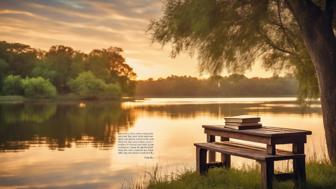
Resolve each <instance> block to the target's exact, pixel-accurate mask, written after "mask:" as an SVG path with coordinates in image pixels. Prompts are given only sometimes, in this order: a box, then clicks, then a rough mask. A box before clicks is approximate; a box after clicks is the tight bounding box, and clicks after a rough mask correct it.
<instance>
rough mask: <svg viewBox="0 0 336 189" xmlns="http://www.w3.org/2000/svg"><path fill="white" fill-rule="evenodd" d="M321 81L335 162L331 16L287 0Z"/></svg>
mask: <svg viewBox="0 0 336 189" xmlns="http://www.w3.org/2000/svg"><path fill="white" fill-rule="evenodd" d="M287 5H288V6H289V8H290V10H291V11H292V13H293V15H294V17H295V19H296V20H297V23H298V25H299V27H300V30H301V34H302V38H303V41H304V43H305V46H306V48H307V51H308V53H309V55H310V57H311V59H312V61H313V64H314V67H315V71H316V74H317V78H318V83H319V89H320V95H321V105H322V113H323V123H324V129H325V136H326V143H327V148H328V154H329V157H330V160H331V162H332V163H336V39H335V36H334V33H333V30H332V24H331V18H332V17H331V16H332V13H331V14H330V12H326V11H322V10H321V9H320V8H319V7H318V6H316V5H315V4H314V3H312V2H311V1H309V0H287Z"/></svg>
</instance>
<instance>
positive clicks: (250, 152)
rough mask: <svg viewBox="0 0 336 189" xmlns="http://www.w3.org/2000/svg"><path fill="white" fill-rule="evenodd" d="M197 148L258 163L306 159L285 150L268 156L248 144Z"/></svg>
mask: <svg viewBox="0 0 336 189" xmlns="http://www.w3.org/2000/svg"><path fill="white" fill-rule="evenodd" d="M194 145H195V146H196V147H198V148H201V149H206V150H209V151H215V152H219V153H223V154H229V155H234V156H239V157H245V158H248V159H254V160H257V161H265V160H267V159H270V160H273V161H276V160H287V159H295V158H300V157H304V156H305V155H304V154H294V153H292V152H288V151H285V150H277V151H276V153H275V155H270V154H267V152H266V149H265V148H261V147H256V146H250V145H246V144H241V143H236V142H231V141H224V142H214V143H195V144H194Z"/></svg>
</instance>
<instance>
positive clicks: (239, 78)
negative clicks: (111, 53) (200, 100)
mask: <svg viewBox="0 0 336 189" xmlns="http://www.w3.org/2000/svg"><path fill="white" fill-rule="evenodd" d="M297 90H298V83H297V81H296V80H295V79H294V78H293V77H292V76H285V77H278V76H273V77H270V78H258V77H254V78H247V77H246V76H244V75H240V74H232V75H230V76H226V77H222V76H213V77H210V78H208V79H199V78H196V77H191V76H175V75H172V76H169V77H167V78H159V79H156V80H153V79H147V80H139V81H137V86H136V93H135V94H136V96H139V97H252V96H257V97H266V96H296V95H297Z"/></svg>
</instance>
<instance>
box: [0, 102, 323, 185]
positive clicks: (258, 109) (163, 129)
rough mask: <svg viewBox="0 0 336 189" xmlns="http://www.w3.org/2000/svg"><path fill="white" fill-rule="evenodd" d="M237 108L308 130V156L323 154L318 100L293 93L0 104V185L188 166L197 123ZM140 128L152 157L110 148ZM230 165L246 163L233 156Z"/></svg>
mask: <svg viewBox="0 0 336 189" xmlns="http://www.w3.org/2000/svg"><path fill="white" fill-rule="evenodd" d="M240 114H253V115H259V116H261V117H262V122H263V125H268V126H278V127H288V128H298V129H308V130H311V131H313V135H312V136H310V137H309V138H308V143H307V145H306V150H307V154H308V158H315V159H323V158H325V152H326V147H325V140H324V129H323V126H322V117H321V116H322V115H321V109H320V106H319V105H318V104H313V105H311V106H310V107H302V106H300V105H298V104H296V102H295V98H210V99H208V98H193V99H184V98H166V99H145V100H143V101H136V102H124V103H121V104H114V103H109V102H88V103H86V104H78V103H61V104H53V103H47V104H2V105H0V188H120V187H121V185H122V184H124V185H125V184H127V183H129V182H131V181H130V180H131V178H138V177H142V176H143V175H144V173H145V172H146V171H149V170H151V169H152V168H153V167H154V166H155V165H159V166H161V167H163V170H164V172H169V171H172V170H180V169H182V168H194V164H195V153H194V146H193V143H194V142H202V141H205V135H204V133H203V130H202V128H201V125H202V124H223V122H224V121H223V117H224V116H233V115H240ZM144 132H146V133H153V135H154V154H153V155H152V156H150V157H148V156H145V155H141V154H139V155H125V154H118V135H119V133H123V134H125V133H144ZM283 148H287V147H286V146H284V147H283ZM233 164H234V166H235V167H240V166H242V165H254V162H253V161H248V160H244V159H241V158H234V159H233ZM278 167H279V168H280V169H281V168H282V167H284V165H283V164H281V165H278Z"/></svg>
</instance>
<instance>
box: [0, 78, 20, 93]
mask: <svg viewBox="0 0 336 189" xmlns="http://www.w3.org/2000/svg"><path fill="white" fill-rule="evenodd" d="M2 92H3V94H5V95H23V80H22V78H21V77H20V76H17V75H9V76H7V77H6V78H5V80H4V82H3V87H2Z"/></svg>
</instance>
